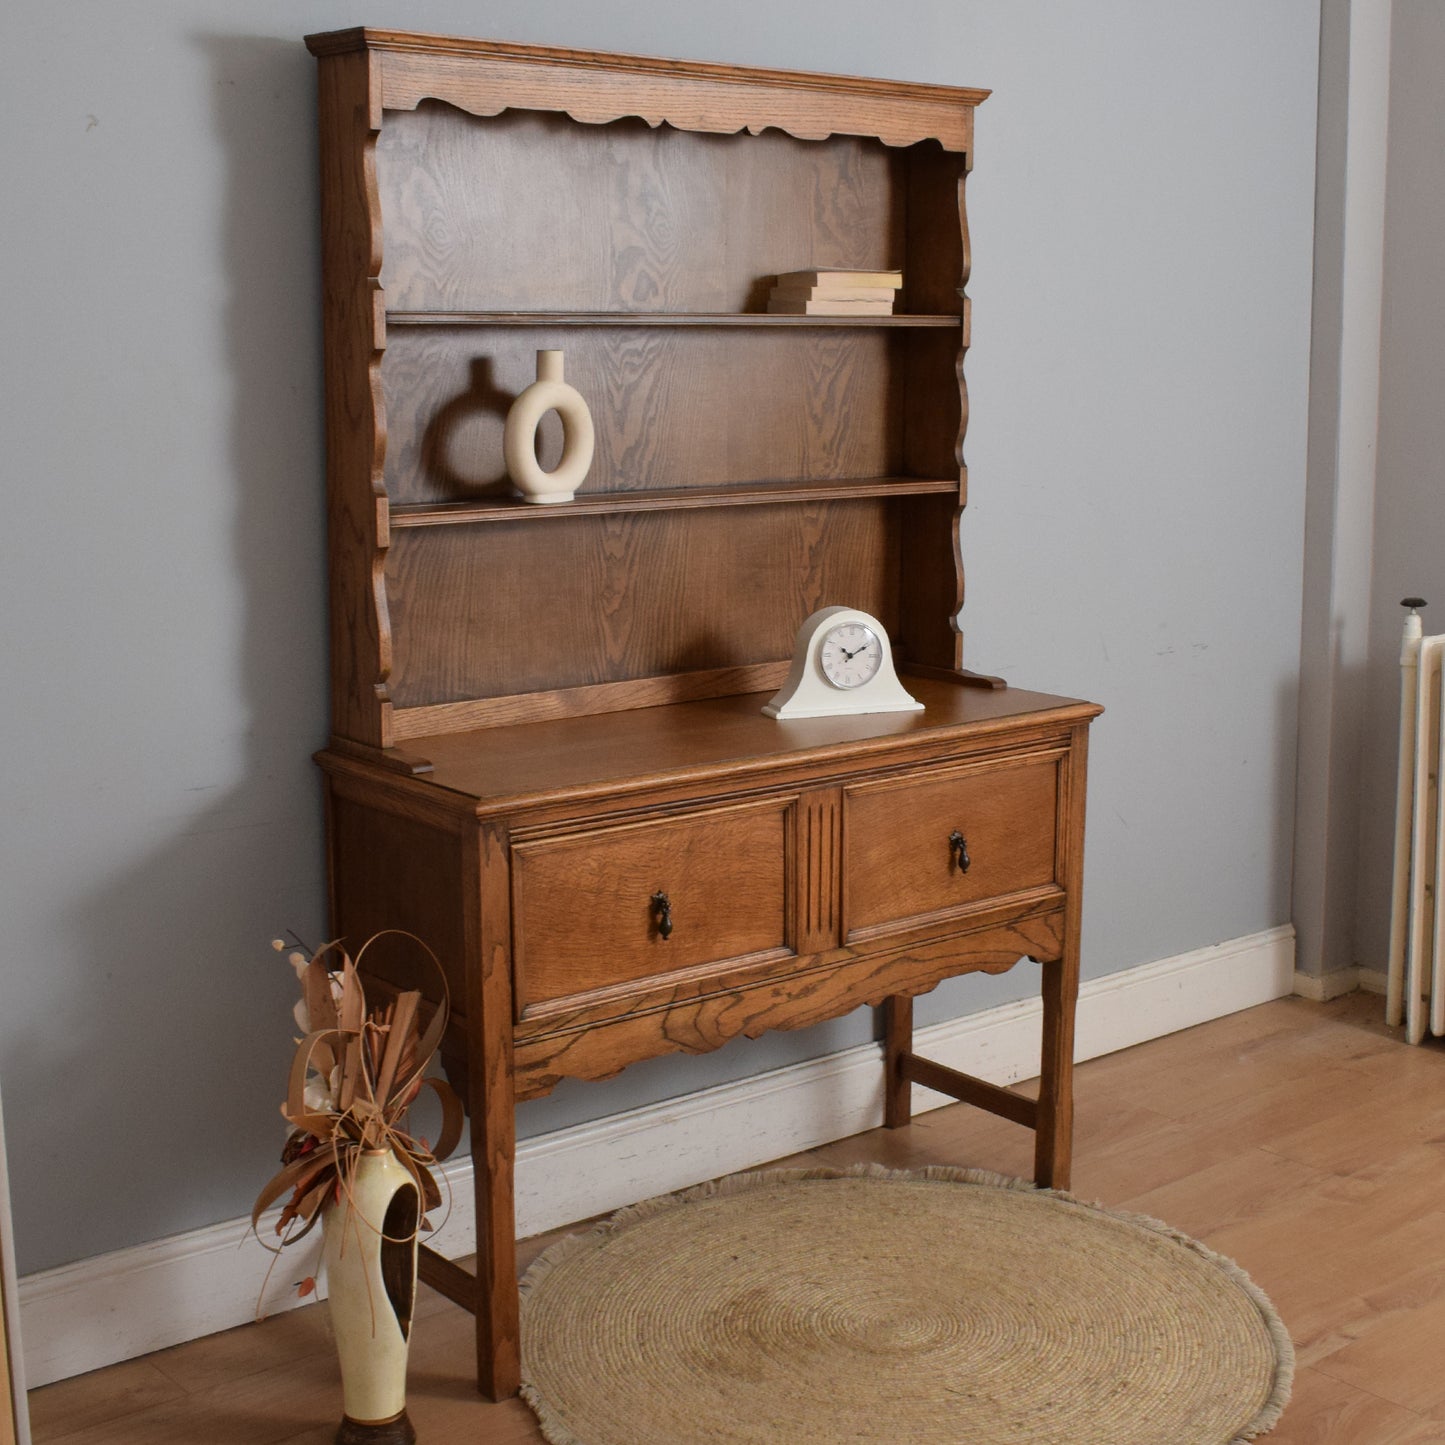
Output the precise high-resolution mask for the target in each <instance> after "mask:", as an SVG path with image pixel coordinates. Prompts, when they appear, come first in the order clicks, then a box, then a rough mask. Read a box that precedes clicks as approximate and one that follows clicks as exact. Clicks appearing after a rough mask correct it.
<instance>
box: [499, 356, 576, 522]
mask: <svg viewBox="0 0 1445 1445" xmlns="http://www.w3.org/2000/svg"><path fill="white" fill-rule="evenodd" d="M549 411H555V412H556V413H557V415H558V416H559V417H560V418H561V419H562V460H561V461H560V462H558V463H557V466H556V468H555V469H554V470H553V471H550V472H544V471H543V470H542V466H541V463H540V462H538V460H537V428H538V427H539V426H540V425H541V424H542V418H543V417H544V416H546V414H547V413H548V412H549ZM594 441H595V438H594V434H593V430H592V413H591V412H589V411H588V410H587V403H586V402H585V401H583V400H582V396H581V393H580V392H578V391H577V390H576V389H575V388H574V387H570V386H568V385H567V383H566V382H565V381H564V380H563V379H562V353H561V352H560V351H539V352H538V353H537V379H536V381H534V382H533V383H532V384H531V386H529V387H527V389H526V390H525V391H524V392H522V394H521V395H520V396H519V397H518V398H517V399H516V401H514V402H513V403H512V409H511V410H510V411H509V412H508V413H507V425H506V428H505V429H504V430H503V432H502V455H503V456H504V457H505V459H506V463H507V475H508V476H509V477H511V479H512V485H513V486H514V487H516V489H517V492H518V494H519V495H520V496H522V497H523V498H525V500H527V501H529V502H538V503H541V504H542V505H544V506H545V505H548V504H551V503H556V502H570V501H571V500H572V498H573V497H574V496H575V495H576V493H577V488H578V487H579V486H581V485H582V480H583V478H584V477H585V476H586V475H587V468H588V467H590V466H591V465H592V449H593V445H594Z"/></svg>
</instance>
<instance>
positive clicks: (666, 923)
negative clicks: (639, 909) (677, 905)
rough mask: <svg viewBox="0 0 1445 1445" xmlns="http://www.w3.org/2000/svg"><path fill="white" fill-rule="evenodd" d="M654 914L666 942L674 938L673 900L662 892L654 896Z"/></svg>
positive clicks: (658, 928) (659, 930)
mask: <svg viewBox="0 0 1445 1445" xmlns="http://www.w3.org/2000/svg"><path fill="white" fill-rule="evenodd" d="M652 913H653V917H654V919H655V921H656V923H657V931H658V932H659V933H660V934H661V935H662V937H663V938H664V940H666V939H669V938H671V937H672V900H671V899H670V898H669V897H668V896H667V894H666V893H663V892H662V891H661V890H659V891H658V892H656V893H654V894H653V895H652Z"/></svg>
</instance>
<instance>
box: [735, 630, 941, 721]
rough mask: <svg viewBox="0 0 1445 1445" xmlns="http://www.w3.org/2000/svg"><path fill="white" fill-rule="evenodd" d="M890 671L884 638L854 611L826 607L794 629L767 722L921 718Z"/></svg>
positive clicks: (917, 706)
mask: <svg viewBox="0 0 1445 1445" xmlns="http://www.w3.org/2000/svg"><path fill="white" fill-rule="evenodd" d="M922 711H923V704H922V703H921V702H919V701H917V700H916V699H915V698H912V697H910V696H909V695H908V693H907V692H905V691H904V689H903V684H902V683H900V682H899V681H898V674H897V673H896V672H895V671H894V669H893V654H892V652H891V650H890V649H889V646H888V634H887V632H885V631H884V629H883V624H882V623H881V622H879V620H878V619H877V618H876V617H872V616H870V615H869V614H868V613H866V612H860V611H859V610H858V609H857V608H856V607H824V608H822V609H821V610H820V611H818V612H815V613H814V614H813V615H812V616H811V617H810V618H808V620H807V621H806V622H805V623H804V624H803V625H802V626H801V627H800V628H799V629H798V640H797V643H796V644H795V645H794V648H793V667H792V671H791V672H789V673H788V680H787V681H786V682H785V683H784V684H783V685H782V687H781V688H780V689H779V690H778V692H777V693H776V694H775V695H774V697H773V699H772V701H771V702H769V703H768V704H767V706H766V707H764V708H763V712H764V713H766V714H767V716H768V717H775V718H781V719H783V720H785V721H786V720H787V719H789V718H801V717H841V716H844V715H846V714H849V713H865V712H922Z"/></svg>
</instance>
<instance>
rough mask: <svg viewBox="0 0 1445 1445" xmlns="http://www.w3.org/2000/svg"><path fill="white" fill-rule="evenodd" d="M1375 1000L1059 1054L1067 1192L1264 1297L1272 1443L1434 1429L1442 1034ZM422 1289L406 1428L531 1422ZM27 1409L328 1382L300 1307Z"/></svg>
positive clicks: (228, 1432) (117, 1441) (322, 1410)
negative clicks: (1276, 1370)
mask: <svg viewBox="0 0 1445 1445" xmlns="http://www.w3.org/2000/svg"><path fill="white" fill-rule="evenodd" d="M1382 1012H1383V1009H1382V1000H1380V999H1378V998H1374V997H1371V996H1369V995H1365V994H1354V995H1351V996H1349V997H1347V998H1342V999H1338V1000H1336V1001H1335V1002H1333V1003H1330V1004H1311V1003H1306V1002H1304V1001H1303V1000H1300V999H1282V1000H1280V1001H1278V1002H1276V1003H1271V1004H1266V1005H1264V1006H1263V1007H1260V1008H1255V1009H1250V1010H1249V1011H1247V1012H1245V1013H1240V1014H1235V1015H1233V1016H1232V1017H1230V1018H1225V1019H1220V1020H1217V1021H1216V1022H1214V1023H1210V1024H1205V1025H1203V1026H1201V1027H1199V1028H1196V1029H1190V1030H1188V1031H1187V1032H1185V1033H1180V1034H1175V1035H1173V1036H1172V1037H1170V1038H1167V1039H1160V1040H1157V1041H1156V1042H1154V1043H1151V1044H1144V1045H1142V1046H1140V1047H1139V1048H1135V1049H1129V1050H1126V1051H1125V1052H1123V1053H1118V1054H1113V1055H1111V1056H1109V1057H1108V1058H1104V1059H1097V1060H1095V1061H1093V1062H1092V1063H1088V1064H1083V1065H1081V1066H1080V1067H1079V1070H1078V1076H1077V1100H1078V1102H1077V1108H1078V1123H1077V1131H1076V1144H1075V1160H1076V1163H1075V1172H1074V1191H1075V1193H1078V1194H1080V1195H1083V1196H1084V1197H1086V1198H1092V1199H1100V1200H1103V1201H1104V1202H1106V1203H1108V1204H1112V1205H1119V1206H1127V1207H1128V1208H1129V1209H1133V1210H1139V1211H1142V1212H1145V1213H1148V1214H1152V1215H1156V1216H1158V1217H1159V1218H1162V1219H1165V1220H1167V1221H1169V1223H1171V1224H1173V1225H1175V1226H1176V1227H1177V1228H1179V1229H1182V1230H1184V1231H1186V1232H1187V1233H1189V1234H1192V1235H1195V1236H1196V1237H1198V1238H1200V1239H1202V1240H1205V1241H1206V1242H1208V1243H1209V1244H1210V1245H1212V1246H1213V1247H1214V1248H1215V1249H1218V1250H1220V1251H1222V1252H1224V1253H1225V1254H1228V1255H1230V1256H1232V1257H1233V1258H1234V1259H1236V1260H1238V1261H1239V1262H1240V1263H1241V1264H1242V1265H1243V1266H1244V1267H1245V1268H1246V1269H1247V1270H1248V1271H1249V1272H1250V1274H1251V1275H1253V1277H1254V1278H1255V1280H1257V1281H1258V1282H1259V1283H1260V1284H1261V1285H1262V1286H1263V1287H1264V1289H1265V1290H1266V1291H1267V1292H1268V1293H1269V1295H1270V1296H1271V1298H1272V1299H1273V1300H1274V1302H1275V1304H1276V1305H1277V1306H1278V1308H1279V1310H1280V1313H1281V1314H1282V1315H1283V1316H1284V1320H1285V1323H1286V1324H1287V1325H1288V1326H1289V1328H1290V1331H1291V1333H1292V1335H1293V1336H1294V1340H1295V1344H1296V1348H1297V1351H1298V1357H1299V1369H1298V1373H1297V1376H1296V1382H1295V1391H1294V1399H1293V1401H1292V1403H1291V1405H1290V1407H1289V1410H1288V1412H1287V1413H1286V1415H1285V1418H1284V1420H1283V1422H1282V1423H1281V1424H1280V1425H1279V1427H1278V1428H1277V1429H1276V1430H1275V1431H1274V1432H1273V1433H1272V1434H1271V1435H1270V1437H1269V1439H1270V1441H1271V1445H1285V1442H1289V1445H1302V1442H1306V1441H1310V1442H1313V1441H1330V1442H1339V1445H1426V1442H1436V1445H1439V1442H1445V1047H1441V1046H1438V1045H1435V1046H1431V1045H1427V1046H1425V1047H1423V1048H1416V1049H1412V1048H1409V1047H1408V1046H1406V1045H1404V1044H1402V1043H1400V1042H1399V1039H1398V1036H1397V1035H1396V1034H1392V1032H1391V1031H1389V1030H1387V1029H1386V1028H1385V1027H1384V1026H1383V1024H1381V1023H1379V1022H1378V1019H1379V1016H1380V1014H1381V1013H1382ZM1031 1139H1032V1136H1031V1135H1030V1134H1029V1133H1028V1132H1027V1131H1026V1130H1023V1129H1019V1128H1017V1127H1015V1126H1013V1125H1011V1124H1008V1123H1006V1122H1004V1121H1002V1120H997V1119H994V1118H992V1117H991V1116H987V1115H983V1114H980V1113H978V1112H977V1111H976V1110H971V1109H969V1108H967V1107H966V1106H964V1105H955V1106H953V1107H950V1108H947V1109H941V1110H937V1111H935V1112H933V1113H929V1114H925V1115H923V1116H922V1117H921V1118H920V1119H919V1121H918V1122H917V1123H916V1124H914V1125H912V1126H911V1127H910V1128H908V1129H902V1130H897V1131H894V1132H889V1131H887V1130H882V1129H879V1130H874V1131H872V1132H870V1133H867V1134H861V1135H858V1136H857V1137H856V1138H852V1139H847V1140H844V1141H842V1142H841V1143H838V1144H832V1145H829V1146H827V1147H825V1148H822V1149H818V1150H814V1151H812V1152H811V1153H809V1154H806V1155H801V1156H797V1159H796V1160H789V1161H780V1162H787V1163H794V1162H797V1161H798V1160H801V1161H804V1162H817V1161H821V1162H825V1163H829V1164H834V1165H848V1164H852V1163H855V1162H858V1161H860V1160H877V1161H879V1162H881V1163H883V1164H886V1165H889V1166H891V1167H899V1168H905V1167H914V1166H922V1165H925V1164H933V1163H943V1164H970V1165H978V1166H981V1167H985V1168H990V1169H996V1170H1000V1171H1002V1172H1005V1173H1011V1174H1026V1173H1028V1172H1029V1170H1030V1167H1031V1154H1030V1145H1031ZM548 1238H550V1236H549V1237H548ZM545 1242H546V1240H545V1239H544V1240H540V1241H534V1242H530V1243H528V1244H526V1245H524V1246H522V1252H523V1256H524V1262H525V1261H526V1260H528V1259H530V1258H531V1256H532V1255H533V1254H534V1253H535V1252H536V1250H537V1249H538V1248H540V1247H541V1245H542V1244H543V1243H545ZM422 1296H423V1300H422V1302H421V1303H420V1305H419V1308H418V1320H417V1324H416V1332H415V1342H414V1345H413V1350H412V1366H411V1375H410V1387H409V1388H410V1410H411V1415H412V1418H413V1420H414V1421H415V1423H416V1426H417V1430H418V1433H419V1436H420V1438H421V1440H422V1441H423V1442H424V1445H453V1442H457V1445H460V1442H467V1445H481V1442H485V1445H522V1442H527V1445H532V1442H536V1441H540V1440H541V1438H542V1437H541V1435H540V1434H539V1433H538V1432H537V1430H536V1428H535V1426H534V1425H533V1423H532V1419H531V1416H530V1414H529V1413H528V1411H527V1409H526V1407H525V1406H524V1405H522V1404H521V1403H519V1402H518V1401H511V1402H509V1403H507V1404H504V1405H488V1404H485V1403H483V1402H481V1401H480V1400H479V1399H478V1397H477V1396H476V1395H475V1393H474V1392H473V1389H472V1386H471V1384H470V1383H469V1376H468V1364H467V1361H468V1354H469V1349H470V1339H471V1333H470V1331H471V1321H470V1317H468V1316H466V1315H464V1314H463V1313H462V1312H461V1311H460V1310H459V1309H457V1308H456V1307H455V1306H453V1305H451V1304H448V1303H447V1302H445V1301H444V1300H441V1299H440V1298H439V1297H437V1296H433V1295H431V1294H430V1292H429V1291H427V1290H423V1291H422ZM30 1408H31V1414H32V1421H33V1429H34V1435H35V1440H36V1442H37V1445H41V1442H47V1445H51V1442H53V1445H142V1442H144V1445H171V1442H174V1445H197V1442H204V1445H283V1442H284V1445H329V1442H330V1441H331V1439H332V1436H333V1434H334V1432H335V1428H336V1422H337V1420H338V1419H339V1414H340V1391H339V1385H338V1383H337V1377H336V1366H335V1360H334V1357H333V1355H332V1352H331V1345H330V1342H329V1340H328V1337H327V1331H326V1323H325V1312H324V1309H322V1308H311V1309H303V1310H298V1311H295V1312H294V1313H291V1314H288V1315H283V1316H279V1317H277V1318H274V1319H272V1320H268V1321H267V1322H266V1323H264V1324H261V1325H248V1326H246V1327H244V1328H242V1329H237V1330H231V1331H229V1332H228V1333H226V1334H222V1335H214V1336H212V1337H210V1338H209V1339H204V1340H198V1341H195V1342H194V1343H192V1344H188V1345H180V1346H177V1347H176V1348H175V1349H170V1350H165V1351H162V1352H161V1353H159V1354H156V1355H151V1356H149V1357H147V1358H145V1359H142V1360H134V1361H131V1362H129V1363H127V1364H122V1365H117V1366H114V1367H113V1368H111V1369H107V1370H99V1371H96V1372H95V1373H94V1374H91V1375H86V1376H82V1377H81V1378H79V1379H75V1380H67V1381H63V1382H61V1383H59V1384H55V1385H50V1386H48V1387H46V1388H45V1389H42V1390H35V1391H32V1393H31V1397H30Z"/></svg>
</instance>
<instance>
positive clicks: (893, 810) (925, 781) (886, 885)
mask: <svg viewBox="0 0 1445 1445" xmlns="http://www.w3.org/2000/svg"><path fill="white" fill-rule="evenodd" d="M1058 791H1059V756H1058V754H1044V755H1042V756H1040V757H1034V758H1031V759H1029V760H1027V761H1008V762H1005V763H995V764H991V765H989V766H987V767H967V768H958V769H953V770H947V771H942V770H940V771H935V772H932V773H930V774H928V775H927V776H921V777H913V778H903V779H894V780H889V781H887V782H878V783H871V782H870V783H860V784H857V785H855V786H851V787H848V788H845V789H844V792H843V798H844V804H843V806H844V810H845V833H846V840H847V841H846V845H845V860H846V861H845V870H846V871H845V875H844V877H845V881H844V886H843V894H844V899H845V907H846V923H847V930H848V932H847V936H848V938H849V939H850V940H851V939H853V938H855V937H860V936H869V935H870V934H871V933H873V932H876V931H878V930H879V929H885V928H892V927H902V926H906V925H908V924H910V923H912V922H913V921H915V920H917V919H921V918H925V917H929V916H931V915H938V914H946V913H949V912H952V911H954V910H958V909H963V908H967V907H970V906H972V905H975V904H977V903H978V902H980V901H981V900H983V899H988V898H1002V897H1005V896H1007V895H1009V894H1013V893H1022V892H1024V891H1026V890H1029V889H1038V888H1042V887H1045V886H1046V885H1049V884H1053V883H1054V882H1055V847H1056V835H1057V830H1058V821H1057V806H1058ZM954 831H957V832H958V833H960V834H961V835H962V836H963V838H964V839H965V840H966V844H967V848H966V852H967V854H968V858H969V862H968V865H967V867H964V866H961V864H960V860H959V859H958V857H957V856H956V854H955V852H954V850H953V849H952V848H951V847H950V843H949V835H950V834H951V833H953V832H954Z"/></svg>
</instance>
